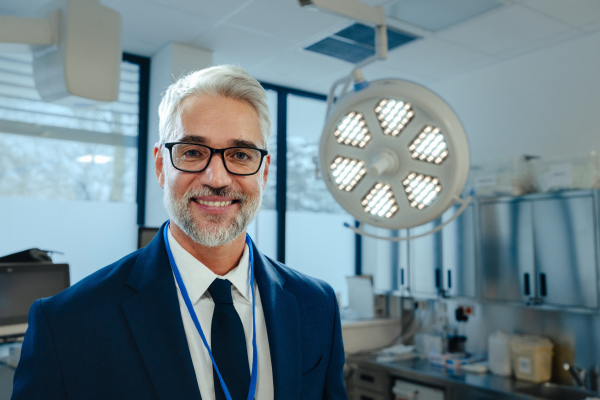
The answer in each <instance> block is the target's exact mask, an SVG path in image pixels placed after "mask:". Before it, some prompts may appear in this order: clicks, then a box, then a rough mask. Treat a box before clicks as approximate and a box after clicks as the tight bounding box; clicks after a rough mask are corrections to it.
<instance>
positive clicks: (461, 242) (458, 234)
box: [441, 204, 477, 297]
mask: <svg viewBox="0 0 600 400" xmlns="http://www.w3.org/2000/svg"><path fill="white" fill-rule="evenodd" d="M459 208H460V207H459V206H453V207H451V208H450V209H449V210H448V211H446V212H445V213H444V215H442V221H444V222H445V221H447V220H449V219H450V218H452V216H453V215H454V214H455V213H456V211H457V210H458V209H459ZM475 224H476V222H475V206H474V205H473V204H469V205H468V206H467V208H466V209H465V211H464V212H463V213H462V214H461V215H460V216H459V217H458V218H456V220H454V221H452V222H450V223H449V224H448V225H446V226H445V227H444V228H442V230H441V235H442V267H443V272H442V286H443V290H444V293H445V294H446V295H449V296H461V297H462V296H465V297H475V296H476V295H477V293H476V289H475V282H476V279H475V270H476V268H475V265H476V264H475V263H476V258H475Z"/></svg>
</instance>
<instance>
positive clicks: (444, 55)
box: [387, 37, 495, 79]
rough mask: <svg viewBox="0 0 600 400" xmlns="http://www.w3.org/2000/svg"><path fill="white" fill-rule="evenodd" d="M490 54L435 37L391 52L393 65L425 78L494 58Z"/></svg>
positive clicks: (471, 66) (478, 64)
mask: <svg viewBox="0 0 600 400" xmlns="http://www.w3.org/2000/svg"><path fill="white" fill-rule="evenodd" d="M494 61H495V59H494V58H493V57H490V56H489V55H487V54H484V53H481V52H477V51H474V50H470V49H467V48H465V47H463V46H458V45H456V44H454V43H449V42H447V41H443V40H440V39H438V38H435V37H430V38H427V39H422V40H419V41H416V42H414V43H410V44H409V45H406V46H404V47H402V48H400V49H398V50H396V51H392V52H390V53H389V55H388V61H387V63H389V64H390V65H395V66H397V67H398V68H401V69H402V70H404V71H406V72H408V73H410V74H412V75H415V76H419V77H421V78H424V79H429V78H440V77H443V76H448V75H450V74H454V73H457V72H461V71H464V70H468V69H473V68H475V67H478V66H481V65H486V64H490V63H492V62H494Z"/></svg>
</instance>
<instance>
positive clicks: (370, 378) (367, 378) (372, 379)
mask: <svg viewBox="0 0 600 400" xmlns="http://www.w3.org/2000/svg"><path fill="white" fill-rule="evenodd" d="M360 380H361V381H366V382H371V383H373V382H375V377H374V376H373V375H366V374H360Z"/></svg>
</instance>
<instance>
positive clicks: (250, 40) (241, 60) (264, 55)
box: [191, 24, 295, 68]
mask: <svg viewBox="0 0 600 400" xmlns="http://www.w3.org/2000/svg"><path fill="white" fill-rule="evenodd" d="M257 43H260V46H257ZM191 44H192V45H193V46H199V47H203V48H206V49H210V50H212V51H213V61H214V63H215V64H223V63H226V64H239V65H241V66H242V67H244V68H250V67H252V66H254V65H256V64H259V63H262V62H264V61H265V60H267V59H270V58H274V57H276V55H278V54H281V53H284V52H286V51H288V50H289V49H290V48H292V47H294V46H295V44H294V43H293V42H292V41H289V40H286V39H283V38H277V37H269V36H266V35H265V34H264V33H261V32H254V31H249V30H247V29H240V28H239V27H237V26H235V25H230V24H223V25H220V26H219V27H217V28H215V29H211V30H210V31H209V32H207V33H205V34H203V35H202V36H201V37H200V38H197V39H195V40H193V41H192V43H191Z"/></svg>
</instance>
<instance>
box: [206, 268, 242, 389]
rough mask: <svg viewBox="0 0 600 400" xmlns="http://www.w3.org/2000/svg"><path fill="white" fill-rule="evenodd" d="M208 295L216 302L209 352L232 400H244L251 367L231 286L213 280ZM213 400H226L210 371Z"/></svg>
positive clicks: (224, 282)
mask: <svg viewBox="0 0 600 400" xmlns="http://www.w3.org/2000/svg"><path fill="white" fill-rule="evenodd" d="M208 291H209V293H210V295H211V296H212V298H213V301H214V302H215V311H214V312H213V317H212V327H211V331H210V341H211V345H210V347H211V352H212V354H213V357H214V359H215V362H216V364H217V367H219V372H221V376H222V377H223V380H224V381H225V385H227V389H228V390H229V394H230V395H231V399H232V400H246V398H247V397H248V389H249V388H250V367H249V364H248V350H247V347H246V335H245V334H244V327H243V325H242V320H240V316H239V315H238V313H237V311H235V308H234V307H233V299H232V298H231V282H229V281H228V280H225V279H215V280H214V281H213V283H212V284H211V285H210V286H209V288H208ZM213 380H214V382H215V396H216V398H217V400H225V393H224V392H223V389H222V388H221V382H220V381H219V377H218V376H217V372H216V371H215V369H214V368H213Z"/></svg>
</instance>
